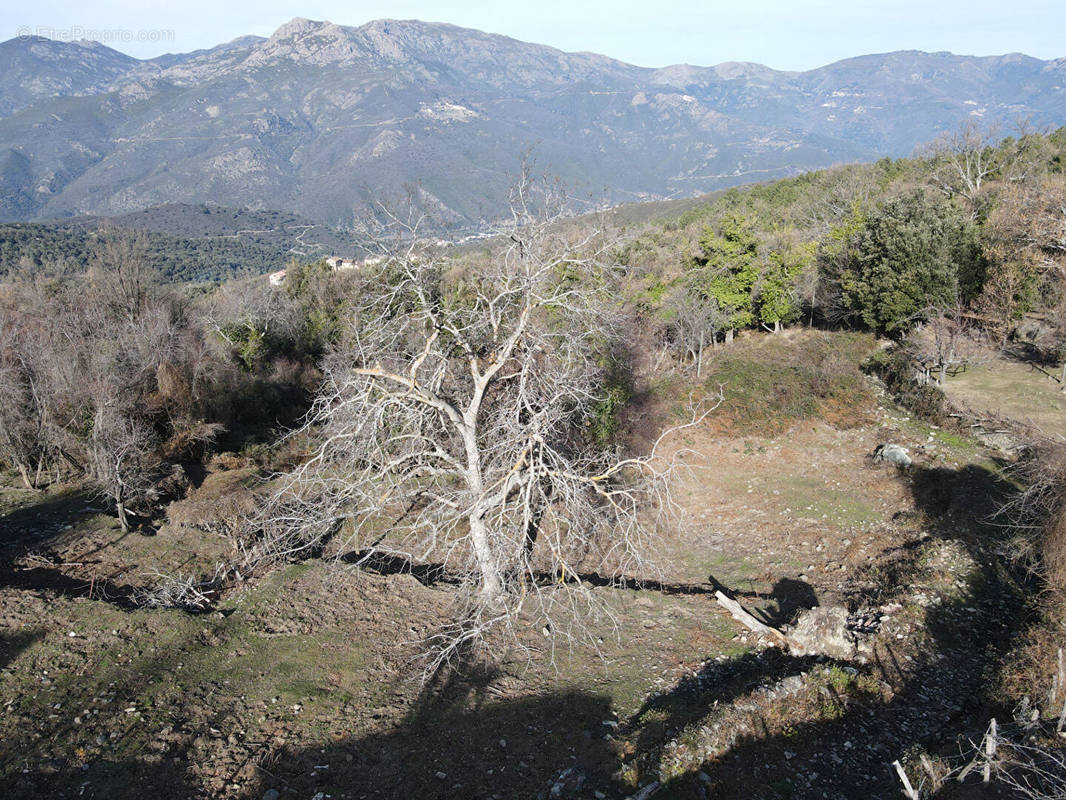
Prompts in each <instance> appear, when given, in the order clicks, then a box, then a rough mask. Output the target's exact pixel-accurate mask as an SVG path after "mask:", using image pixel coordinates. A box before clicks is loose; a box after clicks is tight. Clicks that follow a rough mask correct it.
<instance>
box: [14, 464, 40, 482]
mask: <svg viewBox="0 0 1066 800" xmlns="http://www.w3.org/2000/svg"><path fill="white" fill-rule="evenodd" d="M16 465H17V466H18V471H19V475H21V476H22V482H23V483H24V484H26V488H27V489H36V488H37V486H36V485H35V484H34V482H33V481H32V480H30V473H29V470H28V469H26V465H25V464H23V463H22V462H21V461H17V462H16Z"/></svg>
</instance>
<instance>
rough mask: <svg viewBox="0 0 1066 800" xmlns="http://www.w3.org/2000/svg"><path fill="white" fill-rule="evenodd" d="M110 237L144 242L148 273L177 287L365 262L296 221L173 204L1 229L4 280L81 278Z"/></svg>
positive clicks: (324, 229)
mask: <svg viewBox="0 0 1066 800" xmlns="http://www.w3.org/2000/svg"><path fill="white" fill-rule="evenodd" d="M109 230H114V231H131V232H132V231H139V232H143V233H145V234H147V236H148V242H147V245H148V249H147V256H148V259H149V262H150V266H151V267H152V268H153V270H154V271H155V272H156V273H157V274H159V275H160V276H161V277H162V278H163V279H164V280H167V281H172V282H200V281H220V280H226V279H229V278H232V277H234V276H236V275H241V274H248V273H251V274H261V273H265V272H272V271H274V270H277V269H281V268H282V267H283V266H284V265H285V264H286V263H288V262H289V261H291V260H292V259H296V260H298V261H314V260H317V259H318V258H323V257H326V256H331V255H339V256H343V257H347V258H352V257H356V256H362V255H364V254H365V251H364V250H363V248H362V247H361V246H360V243H359V241H358V240H357V238H356V237H354V236H352V235H351V234H347V233H343V232H341V231H337V230H335V229H332V228H329V227H328V226H326V225H321V224H316V223H313V222H311V221H309V220H307V219H305V218H303V217H300V216H298V215H296V214H287V213H282V212H279V211H247V210H241V209H233V208H224V207H222V206H214V205H207V204H203V203H200V204H195V205H192V204H182V203H168V204H165V205H161V206H153V207H151V208H147V209H144V210H142V211H136V212H131V213H129V214H123V215H120V216H117V217H90V216H84V217H71V218H68V219H64V220H57V221H53V222H49V223H34V222H22V223H6V224H4V223H0V275H3V274H6V273H9V272H12V271H13V270H15V269H17V268H19V267H20V265H28V266H29V267H30V268H31V269H34V270H36V269H39V268H41V267H49V268H53V267H57V266H58V267H61V268H70V269H72V270H74V271H81V270H83V269H84V267H85V265H86V264H88V263H89V262H90V260H91V258H92V254H93V252H94V250H95V247H96V242H97V239H98V237H99V235H100V233H101V232H103V231H109Z"/></svg>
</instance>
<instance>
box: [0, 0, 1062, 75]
mask: <svg viewBox="0 0 1066 800" xmlns="http://www.w3.org/2000/svg"><path fill="white" fill-rule="evenodd" d="M293 17H308V18H310V19H325V20H329V21H331V22H335V23H337V24H340V25H353V26H354V25H361V24H363V23H365V22H368V21H370V20H373V19H380V18H383V17H388V18H391V19H421V20H426V21H433V22H450V23H452V24H455V25H461V26H464V27H470V28H478V29H479V30H484V31H489V32H491V33H501V34H505V35H508V36H513V37H515V38H517V39H522V40H525V41H529V42H537V43H540V44H548V45H552V46H553V47H558V48H560V49H563V50H584V51H591V52H596V53H603V54H605V55H609V56H611V57H612V58H617V59H620V60H622V61H628V62H630V63H632V64H638V65H640V66H647V67H662V66H666V65H668V64H679V63H687V64H698V65H701V66H703V65H712V64H718V63H721V62H723V61H755V62H758V63H762V64H766V65H767V66H770V67H773V68H775V69H789V70H801V69H811V68H814V67H817V66H821V65H823V64H827V63H830V62H832V61H836V60H839V59H841V58H847V57H849V56H856V55H863V54H866V53H882V52H887V51H891V50H928V51H939V50H949V51H951V52H954V53H958V54H964V55H996V54H1001V53H1010V52H1023V53H1026V54H1028V55H1031V56H1036V57H1038V58H1045V59H1047V58H1058V57H1062V56H1066V36H1063V34H1064V33H1066V2H1064V0H1013V2H1009V1H1008V2H1004V0H849V1H848V2H842V1H841V0H831V1H830V0H729V2H721V1H720V0H702V2H701V1H700V0H588V1H584V2H583V1H582V0H576V1H575V0H570V2H566V1H565V0H562V1H561V0H534V2H526V3H515V2H508V0H467V1H466V2H430V0H388V2H379V1H378V0H349V2H339V1H338V0H256V2H227V0H181V2H173V0H96V1H95V2H86V0H35V2H30V3H27V2H25V0H0V40H6V39H9V38H12V37H15V36H22V35H43V36H48V37H49V38H53V39H78V38H85V39H95V40H97V41H102V42H104V44H107V45H109V46H111V47H114V48H115V49H116V50H121V51H123V52H125V53H129V54H130V55H133V56H137V57H138V58H149V57H151V56H155V55H159V54H161V53H166V52H188V51H190V50H196V49H200V48H206V47H212V46H214V45H216V44H220V43H222V42H226V41H229V40H230V39H233V38H235V37H237V36H242V35H245V34H257V35H260V36H269V35H270V34H271V33H272V32H273V31H274V30H276V29H277V28H278V27H279V26H280V25H282V24H283V23H285V22H286V21H288V20H290V19H292V18H293Z"/></svg>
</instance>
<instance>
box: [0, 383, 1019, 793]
mask: <svg viewBox="0 0 1066 800" xmlns="http://www.w3.org/2000/svg"><path fill="white" fill-rule="evenodd" d="M865 418H866V423H865V424H863V425H861V426H859V427H853V428H849V429H844V430H840V429H836V428H833V427H831V426H829V425H828V424H826V423H825V422H822V421H818V420H809V421H804V422H800V423H798V424H796V425H795V426H793V427H792V428H791V429H789V430H788V431H786V432H785V433H783V434H781V435H779V436H776V437H769V438H765V437H756V436H749V437H741V438H734V437H726V436H723V435H722V434H720V433H715V432H714V428H713V426H710V425H708V426H707V427H706V429H701V430H696V431H693V432H690V434H689V435H688V440H687V441H686V443H685V444H687V446H689V447H691V448H692V449H693V450H694V451H695V452H696V454H697V455H696V457H694V458H693V459H692V460H691V464H690V468H689V469H688V470H687V471H685V472H684V473H683V475H682V477H681V478H680V479H679V481H678V484H677V486H676V491H677V495H678V498H679V499H680V501H681V503H682V505H683V506H684V508H685V511H686V517H685V521H684V523H683V524H682V526H681V528H680V530H678V531H676V532H668V535H667V536H666V537H665V541H664V542H663V546H662V549H661V554H660V557H659V568H660V571H659V574H660V576H661V585H658V586H656V585H646V586H644V587H643V588H639V587H637V586H636V585H623V586H595V587H593V588H592V591H593V592H594V593H595V594H596V596H597V597H599V598H600V599H602V600H603V603H604V606H605V607H606V608H608V609H610V610H611V611H612V612H613V616H614V618H615V620H616V623H615V624H612V623H611V622H610V621H609V620H607V619H603V620H599V621H593V623H592V625H593V626H594V633H595V635H597V636H599V637H600V638H601V639H602V644H601V645H600V647H601V651H602V652H601V654H598V655H597V654H595V653H589V652H586V651H584V650H575V651H573V652H567V651H565V650H562V651H559V652H557V653H555V655H554V658H552V657H551V653H550V651H549V650H548V648H549V643H548V641H547V640H546V639H545V638H544V637H543V636H542V635H541V632H540V631H539V630H533V629H531V630H530V631H529V636H528V646H529V647H530V648H531V649H532V650H533V651H534V653H535V654H536V657H535V658H534V659H533V660H528V659H527V658H525V657H516V658H514V659H510V660H509V659H504V660H503V661H502V663H498V664H495V665H493V666H482V667H476V666H474V667H470V668H468V669H467V670H465V671H464V672H463V673H461V674H452V675H451V676H450V677H449V678H447V679H445V680H442V681H441V682H438V683H435V684H430V685H423V684H422V683H421V682H420V681H419V677H420V671H419V669H418V655H419V652H420V645H419V642H420V640H421V639H422V638H423V637H424V636H425V635H426V634H427V633H428V632H430V631H431V630H432V629H433V628H434V626H435V625H438V624H440V623H442V622H443V621H444V620H445V619H446V615H447V613H448V608H449V602H450V597H451V589H450V587H449V586H448V585H446V584H434V583H432V582H431V581H430V580H429V579H428V578H425V579H424V582H423V581H420V580H419V579H417V578H416V577H415V576H413V575H411V574H380V573H375V572H372V571H367V570H365V569H356V568H354V567H353V566H351V565H349V564H346V563H345V562H344V561H343V559H341V560H321V561H309V562H305V563H301V564H294V565H291V566H289V567H287V568H285V569H283V570H278V571H276V572H275V573H273V574H271V575H270V576H268V577H267V578H265V579H263V580H259V581H256V582H254V583H252V584H250V585H248V586H246V587H244V588H242V589H239V590H236V591H234V592H232V593H231V594H229V595H228V596H226V597H225V598H224V599H223V601H222V602H221V603H220V604H219V605H218V606H217V607H215V608H213V609H212V610H211V611H210V612H208V613H204V614H190V613H186V612H181V611H175V610H150V609H143V608H138V607H137V604H136V602H135V600H136V596H137V588H138V587H139V586H143V585H147V584H149V583H150V582H151V580H152V575H153V573H154V572H156V571H159V572H170V573H173V572H179V573H187V574H203V573H204V572H205V571H207V572H209V571H210V568H211V567H212V566H213V564H214V563H215V561H216V560H217V559H219V558H221V557H222V556H223V555H224V552H225V548H224V545H223V544H222V542H221V541H220V540H218V539H216V538H213V537H211V536H208V535H206V534H203V533H200V532H198V531H196V530H195V529H192V528H186V527H179V526H168V525H164V526H163V527H161V528H160V529H159V530H158V531H157V532H155V534H154V535H153V536H143V535H141V534H138V533H134V534H128V535H125V536H124V535H122V534H121V533H120V532H119V531H118V529H117V526H116V523H115V522H114V520H112V519H111V518H110V517H109V516H108V515H107V514H105V513H104V512H103V510H102V507H101V506H100V505H99V504H97V503H96V501H95V500H94V499H93V498H91V497H89V496H87V495H85V494H84V493H81V492H78V491H77V490H66V491H63V492H58V491H57V492H54V493H48V494H46V495H36V494H32V493H28V492H23V491H20V490H17V489H11V488H9V489H5V490H4V491H3V494H2V497H0V503H2V505H0V515H2V516H0V787H2V791H0V796H3V797H5V798H34V797H48V798H67V797H69V798H75V797H81V798H108V800H122V799H123V798H133V797H137V798H140V797H144V796H155V797H159V798H186V797H188V798H257V799H258V798H265V799H266V800H270V799H271V798H282V799H285V798H303V799H304V800H325V799H326V798H371V797H382V798H387V797H417V798H554V797H588V798H594V797H595V798H617V797H625V796H631V795H635V794H637V795H639V796H641V797H643V798H647V797H656V798H660V797H686V798H687V797H693V798H697V797H699V798H707V797H720V798H732V797H753V798H756V797H767V798H779V797H781V798H785V797H796V798H800V797H832V798H837V797H840V798H845V797H858V796H863V797H868V798H880V797H885V798H888V797H891V798H896V797H899V796H900V789H899V781H898V778H896V776H895V772H894V769H893V767H892V766H891V763H892V762H893V761H894V760H896V759H904V760H905V761H906V763H907V764H908V765H910V764H912V762H913V763H917V762H916V761H914V758H916V756H915V755H914V754H915V753H916V752H917V750H916V749H915V748H918V749H919V750H921V752H923V753H929V754H931V755H932V756H933V757H935V758H936V759H939V761H938V763H944V764H950V763H952V762H951V759H952V758H953V757H954V755H953V754H957V753H958V752H959V750H958V745H957V744H956V737H957V736H958V735H959V734H961V733H965V732H970V731H972V730H976V729H978V728H980V727H983V725H984V724H986V722H987V715H988V713H989V709H990V708H994V707H995V703H994V702H993V701H992V700H990V699H989V698H986V697H983V696H982V695H981V693H980V691H979V689H978V687H979V686H980V685H982V683H987V679H988V677H989V672H990V671H992V670H994V667H995V664H996V663H997V659H998V653H1000V652H1001V651H1002V650H1003V648H1004V647H1006V645H1007V643H1008V642H1009V632H1010V630H1011V629H1012V628H1013V621H1014V618H1015V616H1016V615H1017V614H1019V613H1021V600H1020V596H1019V594H1018V591H1017V589H1016V588H1014V587H1012V585H1011V584H1010V579H1009V576H1007V575H1006V574H1005V573H1004V571H1003V569H1002V567H1001V566H1000V564H999V561H998V560H997V557H996V555H995V552H994V551H995V535H996V534H995V533H994V532H993V531H992V527H991V526H990V523H989V522H988V515H989V514H990V513H991V512H992V511H993V510H994V507H995V503H996V501H997V497H998V496H999V495H1000V494H1002V493H1003V492H1004V491H1007V490H1008V488H1009V487H1007V486H1006V485H1005V484H1004V481H1003V479H1002V478H1001V477H1000V475H999V472H998V465H997V463H996V462H995V460H994V456H993V455H992V454H991V453H989V452H986V451H985V450H983V449H982V448H981V447H980V446H979V445H978V444H976V443H975V442H972V441H970V440H968V439H965V438H962V437H960V436H959V435H957V434H949V433H947V432H944V431H941V430H939V429H937V428H934V427H930V426H929V425H926V424H924V423H920V422H917V421H915V420H912V419H910V418H909V417H908V416H907V415H906V414H905V413H903V412H902V411H899V410H898V409H896V408H895V407H893V406H892V405H891V404H890V403H889V402H888V401H887V400H885V399H884V398H883V397H882V398H881V400H880V402H879V404H878V406H877V407H876V408H871V409H868V410H866V413H865ZM885 441H893V442H897V443H900V444H902V445H904V446H906V447H908V448H909V449H910V450H911V452H912V454H913V455H914V456H915V461H916V463H915V466H914V467H912V469H911V471H910V472H909V473H907V474H904V473H902V472H900V471H899V470H897V469H896V468H894V467H891V466H886V465H881V464H875V463H873V462H872V461H871V460H870V458H869V455H870V454H871V453H872V451H873V450H874V448H875V447H876V446H877V445H878V444H880V443H882V442H885ZM716 586H725V587H727V588H728V589H729V590H731V591H732V592H733V593H734V594H735V595H736V596H737V597H738V598H740V599H742V600H743V602H745V603H746V604H749V605H750V606H751V607H753V608H755V609H761V610H762V612H763V613H764V615H765V617H766V618H767V619H768V620H770V621H772V622H774V623H775V624H783V623H787V622H789V621H790V620H791V618H792V617H793V616H794V615H795V613H796V612H797V611H799V610H800V609H803V608H809V607H812V606H814V605H816V604H819V603H820V604H832V603H842V604H845V605H846V606H847V607H848V608H849V610H851V611H852V612H854V613H858V614H861V613H862V611H863V609H867V608H870V609H872V608H877V609H880V611H879V612H878V616H877V617H876V619H873V618H871V619H873V621H872V622H871V632H870V639H871V642H872V648H871V653H872V655H871V656H870V657H869V658H867V659H866V660H865V663H860V662H857V663H854V664H851V663H836V662H833V661H831V660H828V659H818V658H810V657H803V658H796V657H792V656H788V655H786V654H784V653H781V652H779V651H777V650H775V649H773V648H771V647H768V645H767V643H765V642H761V641H759V640H758V639H757V637H755V636H754V635H753V634H750V633H749V632H747V631H746V629H744V628H742V627H741V626H739V625H738V624H737V623H736V622H735V621H734V620H732V619H731V618H730V616H729V615H728V614H727V613H726V612H725V611H724V610H723V609H721V608H720V607H719V606H718V605H717V604H716V602H715V600H714V596H713V591H714V588H715V587H716ZM886 609H887V611H886ZM908 754H909V755H908ZM912 757H913V758H912ZM907 759H911V760H909V761H907ZM908 768H911V767H910V766H908ZM945 768H946V767H945ZM915 769H917V768H916V767H915ZM919 779H920V776H919V775H918V773H915V781H916V782H917V781H918V780H919ZM641 792H644V793H643V794H641Z"/></svg>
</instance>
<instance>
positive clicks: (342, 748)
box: [243, 670, 618, 800]
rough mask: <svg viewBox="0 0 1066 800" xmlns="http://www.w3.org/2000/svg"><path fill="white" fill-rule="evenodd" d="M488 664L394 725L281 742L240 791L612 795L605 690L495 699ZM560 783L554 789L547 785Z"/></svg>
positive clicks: (432, 690)
mask: <svg viewBox="0 0 1066 800" xmlns="http://www.w3.org/2000/svg"><path fill="white" fill-rule="evenodd" d="M496 677H497V673H495V672H494V671H492V670H485V671H475V672H473V673H471V672H469V671H468V672H466V673H464V674H462V675H460V674H457V673H454V672H453V673H451V674H450V675H449V676H448V677H446V678H444V679H442V680H440V681H437V682H434V683H432V684H431V685H427V687H426V688H425V689H424V690H423V692H422V694H421V696H420V697H419V698H418V700H417V702H416V703H415V704H414V706H413V707H412V709H411V710H410V712H409V713H408V715H407V717H406V718H405V719H404V721H403V722H401V723H400V724H399V725H397V726H395V727H392V728H389V729H387V730H382V731H379V732H373V733H370V734H367V735H365V736H360V737H353V738H352V739H349V740H345V741H341V742H335V743H333V744H330V745H328V746H326V747H322V746H312V747H307V748H305V749H290V748H282V749H279V750H276V751H274V752H272V753H271V754H270V755H269V756H268V757H267V759H266V764H267V769H266V770H265V772H269V773H270V775H269V777H268V778H266V779H264V780H263V781H262V782H261V783H260V785H258V786H256V787H254V788H252V789H251V790H249V791H246V793H245V794H244V795H243V797H245V798H247V800H259V798H260V797H262V796H263V794H264V792H265V791H269V790H270V789H277V790H278V791H279V792H280V793H281V796H282V797H312V796H317V793H319V792H323V793H324V794H325V795H326V796H333V797H353V798H354V797H365V798H372V797H382V798H396V797H412V798H492V797H497V798H534V797H547V796H552V797H574V796H581V797H592V796H593V794H594V792H601V793H602V794H603V795H607V794H608V793H609V794H610V796H617V793H616V792H614V791H613V790H612V785H613V778H612V775H613V773H614V771H615V769H616V768H617V764H618V761H617V758H616V756H615V754H614V752H613V751H612V748H611V745H610V742H609V741H608V740H607V739H605V734H606V733H607V732H608V730H609V729H608V728H607V727H606V726H604V724H603V723H604V721H605V720H610V719H611V703H610V699H609V698H608V697H606V696H600V695H596V694H590V693H586V692H582V691H577V690H574V691H564V692H558V693H547V694H535V695H529V696H524V697H516V698H504V699H497V698H496V697H495V696H494V691H493V689H494V687H493V680H494V679H495V678H496ZM556 785H558V789H556V790H555V791H556V793H555V794H552V791H553V787H555V786H556Z"/></svg>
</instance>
